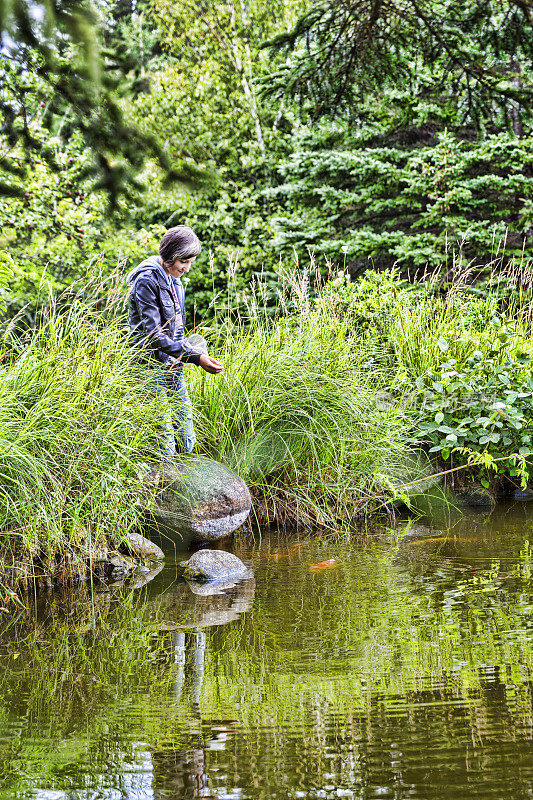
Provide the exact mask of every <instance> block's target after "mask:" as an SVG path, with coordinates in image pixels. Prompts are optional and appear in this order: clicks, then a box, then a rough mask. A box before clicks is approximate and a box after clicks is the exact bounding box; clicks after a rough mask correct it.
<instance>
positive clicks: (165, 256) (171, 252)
mask: <svg viewBox="0 0 533 800" xmlns="http://www.w3.org/2000/svg"><path fill="white" fill-rule="evenodd" d="M201 249H202V245H201V244H200V239H199V238H198V236H197V235H196V234H195V232H194V231H193V229H192V228H189V226H188V225H176V227H175V228H169V229H168V231H167V232H166V233H165V235H164V236H163V238H162V239H161V242H160V243H159V255H160V256H161V258H162V260H163V261H164V262H165V264H173V263H174V262H175V261H176V260H177V259H180V260H182V261H184V260H185V259H187V258H192V257H193V256H197V255H198V254H199V253H200V251H201Z"/></svg>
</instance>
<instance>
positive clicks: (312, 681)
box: [0, 503, 533, 800]
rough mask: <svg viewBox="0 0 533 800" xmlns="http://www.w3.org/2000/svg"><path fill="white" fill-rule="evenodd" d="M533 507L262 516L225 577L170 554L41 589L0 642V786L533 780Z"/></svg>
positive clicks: (330, 787) (408, 792) (385, 789)
mask: <svg viewBox="0 0 533 800" xmlns="http://www.w3.org/2000/svg"><path fill="white" fill-rule="evenodd" d="M532 511H533V507H531V508H530V507H528V505H527V504H526V503H523V504H518V503H516V504H514V505H504V506H500V507H498V508H497V509H496V510H495V511H494V512H493V513H491V514H489V515H483V514H474V513H472V512H468V513H465V514H464V515H460V514H449V515H447V514H444V513H443V514H441V515H440V517H439V516H438V515H437V517H435V516H433V517H432V522H430V521H429V519H424V518H421V519H418V520H416V521H414V520H403V521H400V522H399V523H398V524H397V525H396V526H395V527H394V528H392V527H387V526H386V525H383V526H381V527H380V526H378V525H374V526H373V527H372V528H371V529H369V530H368V531H367V532H366V533H365V534H364V535H363V534H362V533H353V532H352V533H351V534H347V533H339V534H338V535H333V534H324V533H317V534H309V535H307V536H305V537H303V538H300V541H296V539H295V538H294V537H292V538H291V537H283V536H280V535H276V534H269V533H264V534H263V535H262V537H261V538H260V539H257V538H256V539H255V540H254V539H253V538H251V537H249V538H246V539H244V540H241V541H238V542H236V543H235V544H234V546H233V549H234V552H236V553H237V555H239V556H240V557H241V558H242V559H243V560H245V561H246V562H248V563H249V564H250V565H251V566H252V567H253V571H254V575H255V579H254V580H248V581H244V582H242V583H241V584H239V585H237V586H235V587H233V588H228V589H227V590H225V591H224V592H222V593H219V594H211V595H210V594H209V593H208V592H207V591H205V590H203V591H202V590H201V591H200V592H198V590H197V591H196V593H195V592H193V591H192V589H191V588H190V587H189V585H188V584H186V583H184V582H183V581H181V580H180V579H179V577H178V576H177V570H176V563H177V562H179V561H180V560H181V559H182V558H183V554H180V553H173V552H169V553H168V556H167V561H166V564H165V567H164V569H163V570H162V571H161V572H160V573H159V574H158V575H157V577H156V578H154V580H153V581H152V582H151V583H150V584H148V585H147V586H145V587H144V588H140V589H137V590H135V591H133V592H129V593H124V592H118V591H117V592H114V593H111V594H109V593H107V594H106V593H97V594H95V595H94V596H91V595H90V593H89V592H86V593H85V594H83V593H77V594H76V596H75V597H74V598H73V597H72V596H70V597H69V596H68V595H62V596H58V595H56V596H53V597H51V598H49V599H48V600H47V601H46V602H45V603H39V604H37V606H36V607H33V608H32V609H31V610H28V611H27V612H25V613H23V614H21V615H20V618H19V619H18V620H17V622H16V623H15V624H12V625H11V626H7V629H6V630H5V632H4V633H3V636H2V638H1V640H0V661H1V666H2V671H1V677H0V798H39V800H63V799H65V800H66V799H67V798H69V799H70V798H72V800H74V799H76V800H78V798H79V799H81V798H84V800H85V799H86V798H87V799H89V798H91V800H93V799H94V800H96V798H106V800H108V799H109V800H114V799H115V798H116V799H117V800H118V799H119V798H121V799H122V798H124V799H126V798H128V799H129V798H135V799H136V800H145V799H146V800H147V799H148V798H154V800H155V799H156V798H161V800H163V798H165V799H166V798H168V799H169V800H170V798H172V799H173V800H174V799H177V800H186V799H187V798H200V797H203V798H220V800H223V799H224V800H230V798H231V799H232V800H233V799H235V800H245V799H246V798H254V800H256V799H257V800H259V798H265V800H271V799H272V798H279V799H280V800H287V799H288V798H313V799H314V798H328V799H329V798H395V800H403V798H406V799H407V798H419V799H420V800H437V799H440V798H442V799H443V800H444V798H453V799H454V800H462V798H476V799H478V798H479V799H482V800H490V799H491V798H494V799H495V800H496V798H498V799H500V798H501V799H502V800H503V798H505V800H519V799H521V798H531V797H533V747H532V738H533V711H532V685H533V684H532V678H533V651H532V641H533V632H532V622H531V620H532V614H531V612H532V609H533V597H532V576H531V567H532V558H531V529H532V524H533V515H532ZM3 616H4V618H6V617H7V615H6V614H5V613H4V615H3Z"/></svg>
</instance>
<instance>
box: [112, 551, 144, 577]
mask: <svg viewBox="0 0 533 800" xmlns="http://www.w3.org/2000/svg"><path fill="white" fill-rule="evenodd" d="M136 566H137V565H136V563H135V561H134V560H133V559H132V558H130V557H129V556H123V555H120V553H111V554H110V555H109V557H108V559H107V562H106V575H107V576H108V577H109V578H112V579H113V580H119V579H120V578H125V577H126V576H127V575H129V574H130V573H131V572H133V570H134V569H135V567H136Z"/></svg>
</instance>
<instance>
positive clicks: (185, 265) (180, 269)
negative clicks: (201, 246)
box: [168, 256, 196, 278]
mask: <svg viewBox="0 0 533 800" xmlns="http://www.w3.org/2000/svg"><path fill="white" fill-rule="evenodd" d="M195 261H196V256H191V257H190V258H184V259H179V258H178V259H177V260H176V261H174V263H173V264H172V266H171V267H170V268H169V270H168V271H169V272H170V274H171V275H172V277H173V278H181V276H182V275H185V274H186V273H187V272H188V271H189V270H190V268H191V267H192V265H193V264H194V262H195Z"/></svg>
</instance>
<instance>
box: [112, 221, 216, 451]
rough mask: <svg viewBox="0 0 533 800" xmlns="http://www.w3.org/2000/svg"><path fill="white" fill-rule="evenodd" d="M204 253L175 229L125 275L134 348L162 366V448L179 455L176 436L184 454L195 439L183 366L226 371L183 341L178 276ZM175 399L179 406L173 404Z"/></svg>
mask: <svg viewBox="0 0 533 800" xmlns="http://www.w3.org/2000/svg"><path fill="white" fill-rule="evenodd" d="M201 249H202V245H201V244H200V240H199V239H198V237H197V236H196V234H195V233H194V231H193V230H192V228H189V227H188V226H187V225H177V226H176V227H174V228H170V230H168V231H167V232H166V233H165V235H164V236H163V238H162V239H161V242H160V244H159V255H158V256H150V257H149V258H147V259H146V260H145V261H143V262H142V263H141V264H139V266H138V267H136V268H135V269H134V270H132V272H130V274H129V275H128V277H127V281H128V283H129V284H130V285H131V294H130V299H129V312H128V317H129V323H130V330H131V337H132V341H133V346H134V347H137V348H138V349H140V350H142V351H143V352H144V353H145V354H146V356H147V358H148V360H149V361H151V362H153V363H157V362H159V363H160V365H161V371H160V372H159V373H158V374H157V375H156V378H155V388H156V392H157V395H158V397H159V398H160V399H161V402H162V407H163V409H164V419H163V421H162V425H161V432H162V443H161V444H162V450H163V452H164V453H165V454H166V455H174V454H175V452H176V439H175V435H177V436H178V439H179V445H180V450H181V451H182V452H184V453H190V452H191V451H192V449H193V447H194V443H195V441H196V439H195V435H194V429H193V424H192V414H191V401H190V399H189V395H188V393H187V386H186V385H185V380H184V376H183V364H184V363H188V362H192V363H193V364H197V365H198V366H200V367H202V368H203V369H205V371H206V372H210V373H211V374H212V375H216V374H218V373H219V372H221V371H222V370H223V369H224V367H223V366H222V364H220V363H219V362H218V361H216V360H215V359H214V358H211V356H209V355H208V354H207V353H203V352H200V351H199V350H198V349H195V348H194V347H193V346H191V344H190V343H189V341H188V339H187V338H186V337H185V290H184V287H183V284H182V283H181V280H180V278H181V276H182V275H185V274H186V273H187V272H189V270H190V268H191V267H192V265H193V264H194V261H195V259H196V256H197V255H198V254H199V253H200V251H201ZM173 396H174V399H175V400H177V401H178V402H177V403H176V402H174V403H172V402H171V399H172V397H173Z"/></svg>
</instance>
